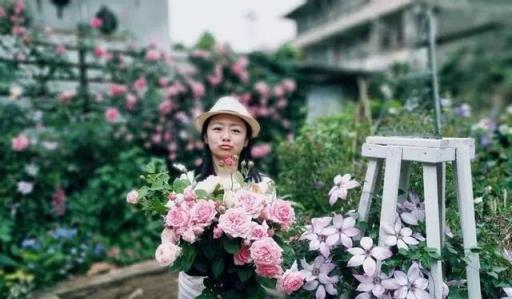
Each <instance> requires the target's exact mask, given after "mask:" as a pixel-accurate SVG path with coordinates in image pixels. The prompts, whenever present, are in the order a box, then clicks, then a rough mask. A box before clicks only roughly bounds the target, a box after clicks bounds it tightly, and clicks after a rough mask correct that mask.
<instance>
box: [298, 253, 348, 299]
mask: <svg viewBox="0 0 512 299" xmlns="http://www.w3.org/2000/svg"><path fill="white" fill-rule="evenodd" d="M300 263H301V266H302V268H304V269H303V270H301V273H302V274H303V275H304V278H305V281H306V283H305V284H304V286H303V287H302V288H303V289H305V290H308V291H314V290H316V292H315V298H316V299H324V298H325V297H326V296H327V294H329V295H337V294H338V291H337V290H336V287H335V285H336V284H337V283H338V281H339V277H338V276H337V275H335V276H329V273H330V272H331V271H332V270H334V268H335V267H336V266H335V265H334V264H333V263H331V261H330V260H328V259H325V258H324V257H323V256H321V255H320V256H317V257H316V258H315V260H314V261H313V264H308V263H307V262H306V260H304V259H302V260H301V261H300Z"/></svg>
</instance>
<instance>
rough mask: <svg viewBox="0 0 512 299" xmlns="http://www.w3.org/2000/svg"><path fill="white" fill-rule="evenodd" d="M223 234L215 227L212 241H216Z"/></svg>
mask: <svg viewBox="0 0 512 299" xmlns="http://www.w3.org/2000/svg"><path fill="white" fill-rule="evenodd" d="M223 234H224V232H223V231H222V229H220V228H218V227H215V228H214V229H213V238H214V239H218V238H220V237H222V235H223Z"/></svg>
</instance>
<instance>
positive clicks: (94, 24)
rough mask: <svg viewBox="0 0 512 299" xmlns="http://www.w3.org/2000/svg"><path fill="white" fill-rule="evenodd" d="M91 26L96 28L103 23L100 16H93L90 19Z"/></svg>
mask: <svg viewBox="0 0 512 299" xmlns="http://www.w3.org/2000/svg"><path fill="white" fill-rule="evenodd" d="M90 25H91V27H92V28H94V29H98V28H100V27H101V26H102V25H103V21H102V20H101V19H100V18H97V17H94V18H92V20H91V24H90Z"/></svg>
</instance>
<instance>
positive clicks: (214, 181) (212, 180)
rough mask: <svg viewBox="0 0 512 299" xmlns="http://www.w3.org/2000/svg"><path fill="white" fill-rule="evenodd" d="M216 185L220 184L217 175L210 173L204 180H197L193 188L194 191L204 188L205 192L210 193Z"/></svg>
mask: <svg viewBox="0 0 512 299" xmlns="http://www.w3.org/2000/svg"><path fill="white" fill-rule="evenodd" d="M217 186H221V185H220V179H219V177H218V176H215V175H210V176H209V177H207V178H206V179H205V180H203V181H200V182H198V183H197V185H196V186H195V188H194V191H196V190H204V191H206V193H208V194H212V193H213V191H215V188H216V187H217Z"/></svg>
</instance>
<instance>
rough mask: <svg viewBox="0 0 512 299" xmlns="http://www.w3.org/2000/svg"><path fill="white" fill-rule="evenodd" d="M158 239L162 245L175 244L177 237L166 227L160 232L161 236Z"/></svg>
mask: <svg viewBox="0 0 512 299" xmlns="http://www.w3.org/2000/svg"><path fill="white" fill-rule="evenodd" d="M160 238H161V240H162V244H165V243H176V241H177V240H178V236H176V232H175V231H174V230H173V229H170V228H168V227H166V228H164V230H163V231H162V234H161V235H160Z"/></svg>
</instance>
